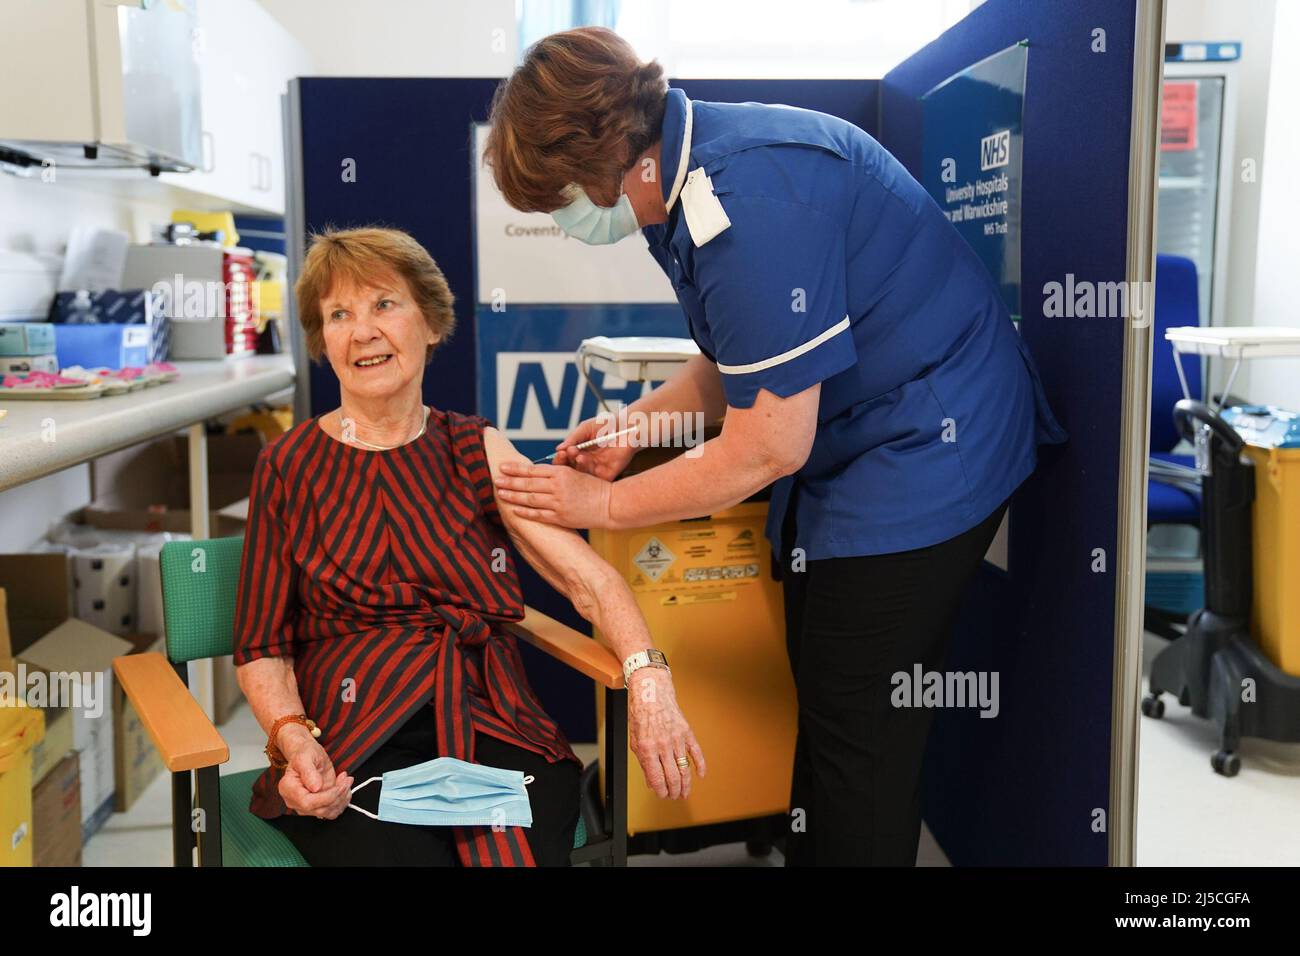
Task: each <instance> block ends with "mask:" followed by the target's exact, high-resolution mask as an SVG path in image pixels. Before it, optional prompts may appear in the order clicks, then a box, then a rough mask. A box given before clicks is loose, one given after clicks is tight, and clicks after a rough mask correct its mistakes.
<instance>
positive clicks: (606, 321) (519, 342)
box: [476, 302, 689, 459]
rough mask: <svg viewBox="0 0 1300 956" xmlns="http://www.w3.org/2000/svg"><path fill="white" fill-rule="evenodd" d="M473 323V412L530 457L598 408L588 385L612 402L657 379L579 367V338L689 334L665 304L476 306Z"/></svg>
mask: <svg viewBox="0 0 1300 956" xmlns="http://www.w3.org/2000/svg"><path fill="white" fill-rule="evenodd" d="M476 318H477V327H478V342H477V346H478V356H477V363H478V412H479V414H480V415H482V416H484V417H485V418H487V419H489V420H490V421H491V422H492V423H493V424H495V425H496V427H497V428H499V429H500V430H501V431H502V432H503V433H504V434H505V436H506V437H507V438H509V439H510V440H511V441H512V442H514V445H515V447H516V448H518V449H519V451H520V452H522V453H523V454H525V455H527V456H528V457H529V458H532V459H536V458H541V457H543V456H544V455H549V454H550V453H551V452H553V451H554V450H555V446H556V445H557V444H558V443H559V442H560V441H561V439H563V438H565V437H566V436H567V435H568V434H569V432H570V431H571V430H572V429H573V427H574V426H575V425H577V424H578V423H579V422H581V421H583V420H584V419H587V418H591V417H593V416H595V415H597V414H599V413H600V411H601V407H602V406H601V404H600V400H599V398H598V397H597V394H596V392H595V391H593V390H592V388H590V387H589V385H588V381H587V379H590V383H591V385H594V386H595V388H596V389H598V390H599V392H600V395H601V396H602V397H603V398H604V400H605V402H606V403H607V404H608V405H609V407H610V408H611V409H614V408H617V407H619V406H621V405H627V404H630V403H631V402H633V401H635V400H636V399H638V398H640V397H641V395H642V394H643V393H645V392H646V391H649V390H650V389H651V388H652V387H657V386H658V385H660V384H662V383H660V382H624V381H623V380H622V379H618V378H614V377H612V376H606V375H604V374H603V373H601V372H600V371H598V370H596V369H587V370H586V376H587V378H584V376H583V370H582V369H580V368H579V367H578V360H577V356H576V354H575V353H576V352H577V349H578V345H579V344H580V343H581V342H582V340H583V339H586V338H591V337H592V336H596V335H607V336H610V337H618V336H625V335H665V336H675V337H679V338H686V337H687V336H688V334H689V332H688V330H687V327H686V320H685V318H684V317H683V315H682V310H681V307H680V306H678V305H677V303H675V302H674V303H673V304H671V305H668V304H662V305H581V306H574V305H566V306H541V305H537V306H533V305H530V306H511V307H510V308H508V309H504V310H502V311H494V310H493V309H492V308H491V307H490V306H485V305H481V306H479V307H478V310H477V315H476Z"/></svg>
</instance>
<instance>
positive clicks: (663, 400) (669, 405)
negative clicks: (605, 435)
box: [627, 355, 727, 423]
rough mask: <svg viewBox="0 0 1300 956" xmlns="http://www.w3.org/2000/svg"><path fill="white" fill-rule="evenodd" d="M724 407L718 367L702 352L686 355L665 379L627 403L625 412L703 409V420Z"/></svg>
mask: <svg viewBox="0 0 1300 956" xmlns="http://www.w3.org/2000/svg"><path fill="white" fill-rule="evenodd" d="M726 410H727V400H726V397H725V396H724V395H723V392H722V376H721V374H720V373H719V372H718V367H717V366H716V365H714V364H713V363H712V362H710V361H709V360H708V359H707V358H705V357H704V356H703V355H696V356H693V357H692V358H690V359H688V360H687V361H686V363H685V364H684V365H683V366H682V367H681V368H680V369H678V370H677V371H676V372H675V373H674V374H673V376H672V378H670V379H668V381H666V382H664V383H663V384H662V385H660V386H659V387H658V388H656V389H655V390H654V391H653V392H649V393H647V394H645V395H643V396H641V397H640V398H638V399H637V400H636V401H635V402H633V403H632V404H631V405H629V406H628V407H627V411H628V412H634V411H636V412H644V413H654V412H703V413H704V421H705V423H708V422H714V421H717V420H718V419H719V418H720V417H721V416H722V413H723V412H725V411H726Z"/></svg>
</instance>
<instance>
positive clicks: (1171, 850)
mask: <svg viewBox="0 0 1300 956" xmlns="http://www.w3.org/2000/svg"><path fill="white" fill-rule="evenodd" d="M1164 646H1165V641H1163V640H1162V639H1161V638H1158V637H1156V636H1155V635H1153V634H1147V635H1146V637H1145V638H1144V641H1143V648H1142V664H1143V667H1142V675H1143V681H1142V686H1143V689H1144V690H1145V688H1146V685H1147V681H1146V677H1147V675H1148V674H1149V673H1150V669H1151V660H1152V659H1153V658H1154V657H1155V655H1156V654H1158V653H1159V652H1160V650H1161V648H1163V647H1164ZM1164 701H1165V714H1164V717H1162V718H1161V719H1159V720H1152V719H1150V718H1147V717H1141V718H1139V721H1140V723H1139V731H1138V734H1139V736H1138V754H1139V759H1138V817H1137V863H1138V866H1300V745H1297V744H1275V743H1271V742H1269V741H1264V740H1253V739H1250V738H1247V739H1245V740H1244V741H1243V742H1242V748H1241V751H1240V753H1241V772H1240V773H1238V774H1237V776H1235V777H1231V778H1229V777H1222V776H1220V775H1219V774H1217V773H1215V772H1214V771H1213V770H1212V769H1211V768H1210V755H1211V754H1212V753H1214V752H1215V751H1216V750H1218V749H1219V744H1218V737H1217V735H1216V734H1215V733H1214V731H1213V729H1212V727H1211V725H1210V723H1209V722H1208V721H1205V720H1201V719H1200V718H1198V717H1195V716H1193V714H1192V712H1191V710H1190V709H1189V708H1186V707H1183V706H1181V705H1180V704H1179V703H1178V702H1177V701H1176V700H1174V699H1173V698H1172V697H1171V696H1170V695H1168V694H1166V695H1164Z"/></svg>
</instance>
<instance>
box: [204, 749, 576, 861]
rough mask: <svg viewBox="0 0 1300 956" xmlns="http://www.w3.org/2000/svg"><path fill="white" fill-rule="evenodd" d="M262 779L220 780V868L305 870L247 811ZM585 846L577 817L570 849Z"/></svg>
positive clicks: (288, 845) (246, 775) (254, 774)
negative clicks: (279, 867) (256, 786)
mask: <svg viewBox="0 0 1300 956" xmlns="http://www.w3.org/2000/svg"><path fill="white" fill-rule="evenodd" d="M261 775H262V771H261V770H245V771H243V772H242V773H228V774H223V775H222V777H221V857H222V859H221V865H222V866H307V861H306V860H304V859H303V858H302V854H300V853H299V852H298V850H297V848H295V847H294V845H293V842H292V841H290V839H289V838H288V837H287V836H285V835H284V834H283V833H281V832H280V831H279V830H277V829H276V828H275V827H273V826H271V824H269V823H267V822H266V821H265V820H263V819H262V818H261V817H259V816H257V815H256V814H255V813H251V812H250V811H249V809H248V804H249V802H250V801H251V800H252V799H253V783H254V781H256V780H257V778H258V777H260V776H261ZM586 845H587V825H586V824H585V823H584V822H583V819H582V815H581V814H579V815H578V828H577V829H576V830H575V831H574V833H573V848H574V849H575V850H577V849H579V848H581V847H584V846H586Z"/></svg>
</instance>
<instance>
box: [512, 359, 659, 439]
mask: <svg viewBox="0 0 1300 956" xmlns="http://www.w3.org/2000/svg"><path fill="white" fill-rule="evenodd" d="M588 374H589V375H590V376H591V382H592V384H593V385H594V386H595V387H596V388H598V389H600V393H601V395H603V396H604V398H605V401H606V402H607V403H608V404H609V406H610V407H611V408H614V409H616V408H618V407H619V406H620V405H628V404H631V403H632V402H634V401H636V400H637V399H638V398H640V397H641V396H642V395H643V394H645V393H646V392H648V391H650V389H651V388H653V387H654V386H656V385H658V384H660V383H658V382H625V381H623V380H622V379H620V378H615V377H614V376H612V375H605V374H603V373H602V372H599V371H597V370H595V369H589V370H588ZM496 386H497V387H496V405H497V407H496V414H495V415H489V416H488V417H489V418H492V419H493V420H494V421H495V422H496V426H497V427H498V428H499V429H501V430H502V432H504V433H505V436H506V437H507V438H509V439H510V440H511V441H513V442H521V441H524V442H526V441H546V442H555V441H559V440H560V439H562V438H565V437H566V436H568V434H569V432H571V431H572V430H573V429H574V427H575V426H576V425H577V424H578V423H579V422H581V421H584V420H585V419H588V418H592V417H593V416H595V415H596V414H598V413H599V412H600V411H601V405H600V403H599V401H598V400H597V399H596V395H595V393H594V392H592V390H591V389H590V388H588V387H587V383H586V382H585V381H583V378H582V374H581V373H580V372H579V371H578V363H577V360H576V358H575V357H574V353H573V352H572V351H567V352H498V353H497V354H496Z"/></svg>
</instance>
